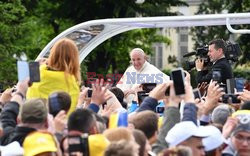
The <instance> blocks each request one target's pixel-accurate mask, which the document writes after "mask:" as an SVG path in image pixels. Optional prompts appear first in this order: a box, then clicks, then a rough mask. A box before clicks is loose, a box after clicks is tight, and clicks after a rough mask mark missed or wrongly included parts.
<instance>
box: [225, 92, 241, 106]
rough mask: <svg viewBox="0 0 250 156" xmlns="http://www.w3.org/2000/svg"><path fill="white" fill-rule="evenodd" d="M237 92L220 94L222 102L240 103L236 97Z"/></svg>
mask: <svg viewBox="0 0 250 156" xmlns="http://www.w3.org/2000/svg"><path fill="white" fill-rule="evenodd" d="M238 96H239V95H238V94H224V95H222V102H223V103H232V104H234V103H237V104H238V103H241V101H240V100H239V99H238Z"/></svg>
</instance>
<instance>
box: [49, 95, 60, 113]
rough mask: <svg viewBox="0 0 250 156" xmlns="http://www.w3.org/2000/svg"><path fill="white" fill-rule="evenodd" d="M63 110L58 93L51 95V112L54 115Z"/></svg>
mask: <svg viewBox="0 0 250 156" xmlns="http://www.w3.org/2000/svg"><path fill="white" fill-rule="evenodd" d="M60 111H61V106H60V103H59V101H58V97H57V95H54V96H51V97H49V113H50V114H51V115H53V116H54V117H55V116H56V115H57V114H58V113H59V112H60Z"/></svg>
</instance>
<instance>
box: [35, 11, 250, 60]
mask: <svg viewBox="0 0 250 156" xmlns="http://www.w3.org/2000/svg"><path fill="white" fill-rule="evenodd" d="M239 24H250V13H234V14H208V15H194V16H161V17H135V18H113V19H100V20H92V21H87V22H84V23H81V24H78V25H75V26H73V27H71V28H69V29H67V30H65V31H63V32H62V33H61V34H59V35H58V36H56V37H55V38H54V39H53V40H51V41H50V42H49V43H48V44H47V45H46V47H45V48H44V49H43V50H42V51H41V53H40V54H39V55H38V57H37V58H36V59H39V58H42V57H47V56H48V55H49V51H50V48H51V47H52V45H53V44H54V43H55V42H56V41H58V40H59V39H61V38H64V37H67V38H70V39H72V40H74V41H75V43H76V45H77V46H78V50H79V56H80V62H82V61H83V60H84V59H85V57H86V56H87V55H88V54H89V53H90V52H91V51H92V50H93V49H94V48H95V47H97V46H98V45H100V44H101V43H102V42H104V41H105V40H107V39H109V38H111V37H113V36H115V35H117V34H120V33H123V32H126V31H129V30H133V29H140V28H163V27H165V28H175V27H194V26H215V25H226V26H227V29H228V30H229V31H230V32H232V33H241V34H246V33H248V34H250V30H245V29H244V30H235V29H233V28H232V27H231V25H239Z"/></svg>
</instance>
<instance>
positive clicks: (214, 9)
mask: <svg viewBox="0 0 250 156" xmlns="http://www.w3.org/2000/svg"><path fill="white" fill-rule="evenodd" d="M249 6H250V0H244V1H242V0H234V1H231V0H226V1H218V0H210V1H203V2H202V3H201V4H200V6H199V10H198V12H197V14H218V13H222V11H223V10H227V11H228V13H241V12H249V11H250V7H249ZM233 27H234V28H235V29H250V26H249V25H237V26H233ZM192 34H193V36H194V38H193V40H194V41H195V42H196V44H195V47H196V48H197V47H201V46H203V45H204V44H207V43H208V42H209V41H210V40H212V39H214V38H223V39H224V40H229V36H230V35H231V33H230V32H229V31H228V30H227V28H226V26H216V27H215V26H213V27H195V28H193V29H192ZM236 37H237V38H236V42H237V43H239V45H240V47H241V50H242V56H241V58H240V60H239V62H237V64H245V63H247V61H249V60H250V55H249V53H250V51H249V49H250V42H249V40H250V35H247V34H243V35H238V36H236Z"/></svg>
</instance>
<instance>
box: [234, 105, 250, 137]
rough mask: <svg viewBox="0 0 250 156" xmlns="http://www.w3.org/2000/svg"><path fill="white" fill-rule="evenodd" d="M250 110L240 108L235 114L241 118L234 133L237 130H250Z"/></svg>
mask: <svg viewBox="0 0 250 156" xmlns="http://www.w3.org/2000/svg"><path fill="white" fill-rule="evenodd" d="M249 113H250V111H249V110H238V111H237V112H235V113H234V114H233V116H235V117H237V118H238V119H239V121H238V124H237V126H236V127H235V128H234V130H233V132H232V134H233V135H234V134H236V133H237V132H240V131H243V132H250V114H249Z"/></svg>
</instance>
